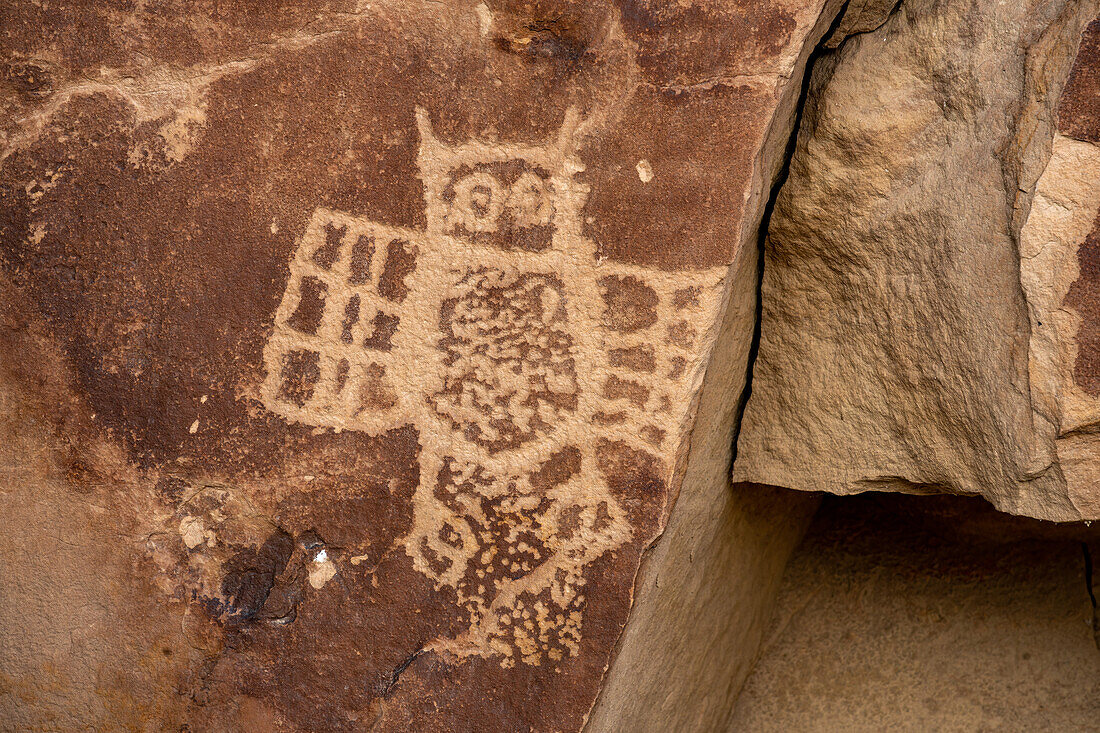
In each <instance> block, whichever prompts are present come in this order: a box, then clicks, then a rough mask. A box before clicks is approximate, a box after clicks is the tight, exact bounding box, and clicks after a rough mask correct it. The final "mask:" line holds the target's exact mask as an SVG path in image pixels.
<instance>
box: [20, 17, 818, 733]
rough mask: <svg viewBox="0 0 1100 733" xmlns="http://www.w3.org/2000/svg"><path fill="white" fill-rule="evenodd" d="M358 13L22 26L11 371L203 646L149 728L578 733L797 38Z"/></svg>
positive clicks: (171, 680)
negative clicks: (50, 401) (56, 405)
mask: <svg viewBox="0 0 1100 733" xmlns="http://www.w3.org/2000/svg"><path fill="white" fill-rule="evenodd" d="M345 5H346V4H344V3H329V4H328V5H326V6H325V7H324V8H320V9H318V8H313V7H310V8H308V9H306V8H305V7H304V6H302V7H296V6H294V5H293V4H281V5H279V6H277V7H272V6H269V5H268V4H264V3H261V4H257V5H255V6H249V5H248V4H247V3H245V4H236V5H235V6H234V8H233V9H230V10H226V11H225V12H224V13H222V11H217V12H215V13H213V14H211V15H203V14H201V13H200V12H199V11H192V10H191V9H189V6H188V5H186V4H178V5H171V4H170V7H169V8H166V9H164V10H163V12H161V11H159V10H158V11H157V12H153V11H151V10H141V9H139V10H133V11H108V10H103V9H96V8H85V9H79V10H77V9H74V10H67V11H46V10H42V9H38V8H30V7H23V8H20V9H18V10H16V11H14V17H13V18H12V19H11V22H9V23H6V28H5V30H4V37H3V41H4V45H5V49H4V57H3V58H4V64H5V66H4V85H5V86H4V90H3V91H4V95H3V105H4V110H5V111H6V112H8V113H10V115H9V120H10V121H9V123H6V126H5V128H4V140H3V142H4V152H3V157H2V168H3V176H2V183H0V206H2V209H0V212H2V213H0V237H2V239H0V264H2V268H3V277H4V280H5V283H6V285H5V290H6V291H7V293H6V295H5V296H4V303H3V306H4V315H3V318H4V328H5V334H6V342H5V343H10V353H11V363H10V367H9V371H10V372H11V373H10V374H8V373H6V374H5V379H6V380H7V383H8V384H10V385H12V386H11V389H13V390H15V391H16V392H17V393H19V394H20V395H23V397H20V399H24V398H25V399H26V400H28V401H29V402H28V404H32V403H33V404H39V403H40V402H42V401H43V400H42V395H43V394H46V393H49V394H53V393H54V392H56V393H58V394H61V395H63V396H64V397H65V400H66V403H65V407H64V409H61V410H58V411H56V412H54V413H53V414H50V413H47V412H46V411H45V410H44V408H36V409H39V410H40V411H41V414H37V415H36V416H34V417H32V418H27V419H29V420H32V422H33V421H35V420H40V421H45V424H47V425H50V428H49V430H48V431H47V432H48V434H49V436H51V437H49V439H48V442H49V443H50V445H49V451H51V452H50V455H51V456H52V457H51V458H50V459H49V460H50V461H53V462H54V463H57V464H59V465H61V466H62V467H63V474H64V477H65V478H64V485H66V486H68V487H69V488H70V489H71V490H72V491H74V492H78V493H79V494H80V495H81V496H85V497H92V498H94V499H95V500H96V501H98V502H100V503H101V504H103V505H104V506H106V507H109V511H108V516H109V517H111V518H112V519H111V520H110V521H111V522H116V523H117V525H118V527H119V531H120V532H122V533H124V534H125V536H127V537H128V538H131V539H132V541H128V542H127V543H126V544H125V546H124V549H118V550H117V551H116V552H115V555H112V557H114V558H115V559H114V560H112V562H116V563H117V564H119V565H120V567H122V566H129V567H132V568H133V569H134V571H133V572H134V574H135V575H136V576H138V577H143V578H147V579H148V582H149V585H151V586H152V587H154V588H155V590H147V591H146V593H147V594H148V597H147V598H146V597H145V596H142V599H143V600H141V601H140V603H139V605H140V606H141V607H142V608H145V607H148V608H156V609H157V611H156V612H157V613H159V614H161V615H162V616H165V617H166V618H168V619H172V621H170V622H169V621H165V622H163V624H164V627H165V628H173V629H176V628H177V627H178V628H179V629H182V631H178V632H176V631H173V633H176V634H177V636H175V637H173V639H174V641H173V643H174V644H176V645H178V646H181V647H182V646H187V645H189V646H190V647H191V648H192V649H193V650H197V651H194V652H193V653H190V654H189V655H177V656H176V657H172V658H173V659H176V660H178V661H173V662H172V663H171V664H169V663H168V662H163V660H162V661H161V664H162V665H163V664H168V671H167V672H165V673H164V676H165V679H166V680H167V681H166V682H164V684H163V689H164V690H166V691H168V692H166V693H165V694H166V695H167V696H168V697H171V698H172V701H173V704H171V705H169V704H167V703H165V704H162V705H158V704H157V703H155V702H154V703H152V704H151V706H150V708H149V709H148V710H147V711H145V712H143V713H142V715H143V716H144V717H143V718H142V719H143V720H159V721H160V722H161V723H162V724H163V725H165V726H169V725H179V724H182V723H183V722H186V723H187V724H188V725H190V726H191V727H192V728H191V729H193V730H220V729H222V728H223V727H228V729H249V730H253V729H278V730H329V731H339V730H362V729H366V728H370V727H372V726H373V727H376V728H377V729H380V730H469V729H471V727H473V728H474V729H492V730H529V729H530V730H545V731H550V730H575V729H578V728H580V727H581V726H582V725H583V722H584V720H585V718H586V716H587V714H588V711H589V709H590V708H591V706H592V703H593V701H594V699H595V697H596V695H597V693H598V691H599V688H600V681H601V679H602V678H603V675H604V673H605V670H606V668H607V665H608V664H609V661H610V658H611V654H612V651H613V649H614V645H615V643H616V640H617V639H618V637H619V635H620V633H621V631H622V628H623V625H624V623H625V621H626V618H627V612H628V610H629V608H630V604H631V598H632V592H633V582H634V577H635V574H636V573H637V570H638V567H639V563H640V560H641V553H642V551H643V549H644V548H646V547H647V546H648V545H649V544H650V543H651V542H652V541H653V540H654V538H655V537H656V536H657V535H658V533H659V531H660V529H661V526H662V523H663V521H664V518H665V517H666V515H667V512H668V510H669V507H670V505H671V499H672V498H673V496H674V490H675V488H676V480H677V469H678V467H679V464H680V461H681V460H682V456H683V453H684V450H685V445H686V440H687V435H688V432H689V429H690V425H691V418H692V414H693V409H694V399H695V396H696V393H697V391H698V387H699V385H700V383H701V380H702V376H703V370H704V368H705V364H706V356H707V354H708V349H709V347H710V345H711V343H712V342H713V338H714V334H713V330H714V328H715V326H716V323H717V321H718V316H719V313H720V309H721V304H722V297H723V294H724V292H725V287H726V283H725V277H726V272H727V267H728V266H729V264H730V263H731V262H732V261H733V259H734V257H735V255H736V252H737V248H738V246H739V242H740V237H741V217H742V213H743V212H742V209H743V207H744V202H745V200H746V197H747V193H746V192H747V191H748V190H749V189H750V187H751V185H753V184H752V181H751V179H753V176H754V175H755V169H754V166H755V165H756V162H757V156H758V155H759V151H760V145H761V140H762V139H763V137H764V136H765V133H766V131H767V129H768V127H769V125H770V124H771V115H772V112H773V111H774V108H775V106H776V103H777V92H776V88H777V87H776V86H775V85H776V83H777V81H776V80H777V79H778V77H779V76H780V75H781V74H782V72H783V71H784V69H785V68H786V66H785V65H784V64H786V63H787V62H788V61H789V59H787V58H786V57H787V56H792V55H793V56H797V55H798V53H799V50H800V39H801V38H802V37H803V36H800V35H799V34H804V33H805V30H806V25H807V23H806V19H807V18H809V19H811V20H814V19H816V16H815V15H814V12H810V11H807V10H805V9H799V10H798V12H799V13H801V14H802V15H800V16H798V17H797V18H796V16H795V11H794V10H792V9H790V8H788V7H787V5H786V4H784V3H764V4H758V3H746V4H744V5H736V4H735V5H719V4H713V5H712V4H701V5H698V6H693V7H690V8H687V9H683V8H674V7H672V6H665V5H664V4H661V3H646V2H630V3H625V4H623V5H622V6H619V5H616V4H612V3H604V2H597V3H580V2H547V3H537V4H522V3H483V4H474V3H457V2H456V3H453V4H441V3H424V4H420V3H399V4H379V5H378V6H372V5H369V4H361V6H360V7H345ZM211 29H216V32H215V31H212V30H211ZM796 31H797V32H796ZM792 49H793V51H792ZM780 57H783V58H780ZM781 61H782V63H781ZM769 75H770V76H769ZM761 78H762V79H764V81H760V79H761ZM32 334H33V335H35V336H34V338H36V339H39V340H41V341H42V342H43V343H44V344H46V346H44V347H42V348H41V349H39V348H37V347H36V348H35V349H32V348H31V343H32V341H33V339H32V337H31V335H32ZM43 354H45V356H43ZM35 400H38V401H37V402H36V401H35ZM21 425H22V423H13V424H12V425H11V426H7V427H5V430H8V431H11V432H12V434H15V432H18V431H20V430H23V427H21ZM89 501H90V499H89ZM133 538H136V539H133ZM135 603H138V602H137V601H135ZM146 613H147V612H146V611H140V612H132V613H129V614H128V617H127V618H126V619H125V620H124V621H123V624H124V625H127V624H128V625H130V626H133V627H134V628H140V627H141V626H142V623H143V622H142V620H141V619H143V618H152V616H151V615H150V616H146V615H144V614H146ZM148 614H152V611H148ZM179 619H182V622H180V623H177V621H176V620H179ZM149 623H154V622H152V621H150V622H149ZM157 623H160V622H157ZM134 638H135V639H136V638H140V635H138V636H135V637H134ZM135 653H137V652H135ZM164 656H165V658H168V657H171V655H170V654H168V653H165V655H164ZM32 677H33V675H32ZM150 694H151V695H152V698H153V699H154V700H155V699H156V696H155V694H153V693H150ZM115 715H116V716H118V718H119V719H121V718H124V717H125V715H124V714H123V713H115ZM471 721H477V722H471Z"/></svg>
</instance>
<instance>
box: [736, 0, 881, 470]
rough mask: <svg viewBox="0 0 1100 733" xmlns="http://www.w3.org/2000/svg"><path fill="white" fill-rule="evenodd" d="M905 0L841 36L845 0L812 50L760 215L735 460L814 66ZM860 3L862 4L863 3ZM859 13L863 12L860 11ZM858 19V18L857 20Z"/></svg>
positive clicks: (846, 9)
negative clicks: (769, 267)
mask: <svg viewBox="0 0 1100 733" xmlns="http://www.w3.org/2000/svg"><path fill="white" fill-rule="evenodd" d="M901 5H902V3H901V2H900V0H899V2H897V3H894V5H893V6H892V7H891V8H890V11H889V12H888V13H887V14H886V15H885V16H883V18H882V20H881V22H879V23H876V24H875V26H874V27H873V28H870V29H866V30H853V31H850V32H848V33H846V34H844V35H843V36H842V37H838V36H839V34H840V33H842V32H843V30H844V28H845V21H846V20H847V19H848V13H849V11H850V10H851V8H852V3H851V0H848V2H845V3H844V5H843V6H842V7H841V8H840V10H839V11H838V12H837V14H836V16H835V17H834V18H833V21H832V23H831V24H830V25H829V28H828V30H826V31H825V33H824V35H822V36H821V40H820V41H819V42H818V44H817V46H816V47H815V48H814V50H813V51H812V52H811V53H810V55H809V57H807V59H806V69H805V71H804V73H803V75H802V86H801V88H800V89H799V92H798V103H797V104H796V105H795V110H794V121H793V124H792V127H791V132H790V135H789V137H788V139H787V145H786V147H785V148H784V150H783V162H782V164H781V166H780V168H779V171H778V173H777V174H776V177H775V181H774V182H773V183H772V186H771V190H770V191H769V192H768V200H767V203H765V204H764V211H763V213H762V214H761V217H760V227H759V230H758V233H757V238H756V249H757V259H756V305H755V308H756V317H755V320H754V323H753V331H752V341H751V343H750V345H749V357H748V361H747V363H746V365H745V370H746V371H745V386H744V389H743V390H742V391H741V395H740V397H738V400H737V407H736V410H735V412H734V430H733V453H732V458H731V465H732V462H734V461H736V460H737V439H738V438H739V437H740V434H741V418H742V416H743V415H744V413H745V407H746V406H747V405H748V402H749V397H750V396H751V395H752V376H753V369H754V367H755V365H756V357H757V354H758V353H759V351H760V333H761V328H762V323H763V318H764V248H765V246H766V242H767V240H768V232H769V230H770V228H771V220H772V215H773V214H774V213H775V205H776V202H777V201H778V199H779V193H780V191H782V190H783V185H784V184H785V183H786V182H787V179H788V178H789V177H790V173H791V161H792V160H793V159H794V154H795V151H796V150H797V149H798V136H799V133H800V131H801V129H802V118H803V116H804V113H805V110H806V104H807V102H808V100H809V97H810V89H811V87H812V82H813V79H814V70H815V69H816V68H817V64H818V62H820V61H822V60H823V59H826V58H830V57H832V56H833V55H835V54H836V53H837V52H838V51H839V50H840V49H841V48H842V47H843V46H844V43H846V42H847V41H848V39H850V38H853V37H855V36H858V35H863V34H864V33H873V32H874V31H876V30H878V29H879V28H881V27H882V26H883V25H885V24H886V23H887V21H889V19H890V18H891V17H892V16H893V15H894V14H895V13H897V12H898V10H899V9H900V8H901ZM859 7H862V5H860V6H859ZM857 15H859V13H857ZM853 23H858V18H857V19H856V20H855V21H853Z"/></svg>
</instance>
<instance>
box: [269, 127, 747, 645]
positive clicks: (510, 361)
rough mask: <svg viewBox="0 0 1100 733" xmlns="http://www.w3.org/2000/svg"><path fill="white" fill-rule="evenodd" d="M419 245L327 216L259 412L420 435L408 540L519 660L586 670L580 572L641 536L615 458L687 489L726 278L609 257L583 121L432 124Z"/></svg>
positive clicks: (472, 639)
mask: <svg viewBox="0 0 1100 733" xmlns="http://www.w3.org/2000/svg"><path fill="white" fill-rule="evenodd" d="M417 123H418V130H419V134H420V152H419V156H418V166H419V173H420V177H421V178H422V180H423V181H424V183H425V196H426V198H427V201H426V208H427V211H426V220H427V227H426V229H425V230H424V231H417V230H408V229H400V228H395V227H388V226H384V225H380V224H376V223H374V222H371V221H369V220H367V219H363V218H357V217H352V216H348V215H346V214H341V213H338V212H333V211H328V210H323V209H322V210H318V211H317V212H315V213H314V215H313V217H312V219H311V221H310V223H309V225H308V228H307V229H306V232H305V233H304V235H303V236H302V238H301V240H300V242H299V243H298V245H297V248H296V250H295V252H294V259H293V262H292V263H291V266H290V280H289V282H288V284H287V290H286V293H285V295H284V296H283V299H282V302H281V303H280V305H279V310H278V312H277V314H276V317H275V328H274V330H273V331H272V335H271V337H270V339H269V341H268V343H267V345H266V346H265V349H264V364H265V367H266V370H267V377H266V379H265V381H264V383H263V387H262V390H261V394H262V399H263V403H264V406H265V407H266V408H267V409H269V410H271V411H272V412H274V413H276V414H279V415H282V416H283V417H285V418H287V419H288V420H291V421H294V422H299V423H302V424H305V425H310V426H315V427H324V428H332V429H335V430H338V431H344V430H357V431H364V432H368V433H376V434H377V433H381V432H384V431H386V430H390V429H393V428H397V427H400V426H402V425H412V426H415V428H416V430H417V432H418V435H419V438H418V441H419V447H420V454H419V456H420V458H419V465H420V482H419V485H418V486H417V488H416V490H415V492H414V494H413V500H412V501H413V526H412V529H411V531H410V532H409V533H408V534H407V535H406V536H405V537H404V538H402V542H403V544H404V548H405V552H406V553H408V555H409V556H410V557H411V558H412V559H413V562H414V565H415V567H416V569H417V570H419V571H420V572H421V573H423V574H424V575H426V576H428V577H429V578H430V579H431V580H432V581H433V582H434V583H435V584H436V585H437V587H443V586H446V587H449V588H451V589H452V590H453V591H454V592H455V598H456V602H457V603H459V604H460V605H461V606H462V607H463V609H464V610H465V612H466V613H468V614H469V622H470V628H469V629H468V630H467V631H465V632H464V633H463V634H461V635H460V636H459V637H457V638H455V639H446V640H437V641H436V642H433V644H434V645H435V647H437V648H444V649H447V650H449V651H451V652H453V653H456V654H459V655H465V654H483V655H484V654H492V655H500V656H501V657H502V660H501V663H502V664H503V665H505V666H510V665H512V664H515V662H516V661H523V662H525V663H528V664H539V663H540V661H541V660H542V659H543V658H544V657H546V656H549V657H550V658H551V659H552V660H560V659H561V658H562V656H563V655H575V654H576V653H577V650H578V648H579V647H578V645H577V642H578V641H579V638H580V634H581V633H582V631H581V627H582V619H583V608H584V600H585V597H584V584H585V568H586V566H587V565H588V564H589V563H591V562H592V561H593V560H595V559H597V558H598V557H600V556H601V555H603V554H604V553H606V552H608V551H612V550H615V549H616V548H618V547H620V546H621V545H622V544H623V543H624V542H626V541H627V540H629V539H630V536H631V528H630V524H629V521H628V519H627V517H626V512H625V511H624V509H623V506H622V504H621V502H620V500H619V499H618V498H617V497H616V496H615V495H614V494H613V493H612V492H611V491H610V490H609V488H608V486H607V480H606V478H605V475H604V474H605V473H606V471H607V468H606V466H604V467H603V468H602V469H601V462H604V463H606V461H607V460H609V459H608V458H607V456H608V455H610V454H611V453H612V452H615V453H617V454H618V455H619V456H620V457H621V458H620V460H625V461H628V462H631V463H635V464H640V465H641V466H644V467H654V468H655V478H659V480H661V481H662V482H668V481H670V480H671V478H672V469H673V466H674V460H673V458H674V456H673V454H672V453H671V452H670V451H669V447H670V446H676V445H678V443H679V441H680V440H682V438H683V430H684V428H685V426H686V423H687V417H688V409H689V407H690V403H691V400H692V396H693V394H694V392H695V389H696V388H697V385H698V383H699V381H700V379H701V371H700V370H701V366H702V360H703V356H704V347H705V344H706V343H707V342H708V339H707V337H706V333H705V332H706V331H707V330H708V329H709V328H711V327H712V326H711V324H713V322H714V320H715V318H716V315H717V310H718V306H719V302H720V299H721V295H722V288H721V286H722V281H723V276H724V274H725V269H726V268H724V267H713V268H709V269H706V270H700V271H690V270H688V271H684V272H680V273H676V274H674V275H671V274H669V273H658V272H656V271H654V270H652V269H647V268H644V267H637V266H629V265H625V264H621V263H612V262H608V261H601V260H600V259H598V258H597V254H596V246H595V243H594V242H593V241H592V240H590V239H588V238H586V237H585V236H584V235H583V232H582V226H581V218H580V216H581V214H580V212H581V210H582V208H583V205H584V201H585V197H586V195H587V193H588V191H587V187H586V186H584V185H582V184H580V183H578V182H577V181H576V180H575V179H574V176H575V174H576V173H578V172H579V171H581V170H582V169H583V166H582V165H581V163H580V161H579V160H578V159H577V158H576V157H575V154H574V139H575V135H576V130H577V126H578V125H579V123H580V120H579V119H578V118H577V116H576V115H575V114H574V113H573V112H569V113H567V115H566V117H565V122H564V124H563V126H562V129H561V131H560V132H559V134H558V136H557V138H556V139H554V140H552V141H550V142H549V143H548V144H547V145H545V146H543V147H538V146H529V145H504V144H489V143H485V142H482V141H471V142H469V143H466V144H465V145H461V146H456V147H451V146H447V145H445V144H443V143H441V142H440V141H439V140H437V139H436V137H435V136H434V134H433V132H432V128H431V124H430V121H429V116H428V113H427V111H425V110H423V109H418V110H417Z"/></svg>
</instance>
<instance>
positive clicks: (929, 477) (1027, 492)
mask: <svg viewBox="0 0 1100 733" xmlns="http://www.w3.org/2000/svg"><path fill="white" fill-rule="evenodd" d="M880 5H881V4H880ZM879 9H880V10H881V7H880V8H879ZM1096 13H1097V4H1096V3H1095V2H1062V1H1061V0H1033V1H1029V2H1012V3H1001V2H996V1H994V0H936V1H933V0H905V1H904V2H902V3H900V4H899V5H898V6H897V7H896V8H895V9H894V10H893V12H892V13H891V14H890V15H889V17H888V18H887V19H886V20H885V22H883V23H882V25H881V26H880V27H878V28H877V30H874V31H873V32H866V33H863V34H861V35H856V36H854V37H852V38H850V39H848V40H847V41H844V42H843V43H840V44H836V45H837V46H838V48H837V51H836V52H835V53H833V54H831V55H829V56H828V57H826V58H824V59H822V61H821V62H820V63H819V64H818V65H817V66H816V67H815V70H814V78H813V82H812V84H813V88H812V89H811V92H810V95H809V100H808V102H807V105H806V109H805V116H804V119H803V123H802V125H801V129H800V131H799V135H798V149H797V151H796V153H795V156H794V158H793V160H792V162H791V172H790V177H789V180H788V181H787V182H786V184H785V185H784V187H783V190H782V192H781V194H780V196H779V199H778V201H777V205H776V209H775V214H774V216H773V217H772V221H771V227H770V229H769V232H768V239H767V242H766V245H765V266H764V281H763V293H762V299H763V321H762V326H761V340H760V347H759V355H758V358H757V360H756V363H755V366H754V371H753V379H752V384H751V397H750V399H749V402H748V406H747V410H746V415H745V420H744V423H743V429H742V432H741V435H740V438H739V446H738V459H737V464H736V466H735V468H734V475H735V478H736V479H738V480H745V481H757V482H761V483H767V484H773V485H777V486H786V487H791V488H797V489H805V490H824V491H831V492H835V493H840V494H849V493H855V492H860V491H866V490H896V491H907V492H916V493H929V492H952V493H961V494H977V495H982V496H985V497H986V498H988V499H989V500H990V501H991V502H993V503H994V504H995V505H996V506H997V507H998V508H999V509H1001V510H1003V511H1008V512H1013V513H1018V514H1024V515H1030V516H1033V517H1039V518H1044V519H1053V520H1060V521H1065V520H1075V519H1087V518H1098V517H1100V494H1098V493H1097V488H1096V487H1097V486H1098V483H1097V481H1096V480H1095V479H1096V475H1097V474H1096V471H1097V470H1100V469H1098V468H1097V467H1098V466H1100V461H1097V460H1096V459H1097V457H1098V454H1097V453H1096V450H1097V448H1096V447H1095V445H1096V444H1095V442H1094V441H1093V439H1092V437H1090V431H1094V428H1095V421H1096V415H1095V411H1096V403H1095V399H1094V396H1095V384H1094V382H1095V380H1096V376H1095V374H1094V372H1095V368H1094V367H1095V362H1094V360H1093V359H1092V351H1093V350H1094V347H1093V333H1092V328H1091V326H1090V323H1091V322H1092V320H1094V319H1095V318H1100V316H1096V308H1097V304H1098V303H1100V301H1098V300H1097V299H1096V297H1095V296H1094V294H1093V293H1092V292H1091V290H1090V288H1092V285H1091V284H1090V283H1091V280H1090V278H1091V277H1092V274H1091V273H1090V267H1091V265H1090V260H1089V256H1090V255H1089V254H1088V252H1089V250H1088V245H1087V244H1084V243H1086V242H1088V241H1090V240H1089V239H1088V237H1089V236H1090V235H1089V234H1088V232H1089V231H1090V230H1091V229H1092V228H1093V227H1094V226H1095V225H1094V223H1093V222H1094V221H1095V220H1096V218H1095V217H1096V214H1097V203H1098V201H1100V199H1098V198H1097V192H1098V189H1097V188H1096V186H1097V178H1096V170H1097V169H1096V160H1097V158H1096V150H1095V146H1093V145H1092V144H1091V143H1089V142H1088V137H1089V134H1090V132H1089V131H1090V130H1095V124H1096V122H1095V121H1096V119H1097V118H1096V117H1095V116H1094V115H1095V112H1096V95H1097V87H1096V83H1097V82H1096V75H1097V73H1098V72H1097V71H1096V70H1095V64H1096V51H1095V48H1094V45H1095V40H1092V39H1093V38H1094V37H1095V30H1094V29H1095V25H1093V26H1090V30H1087V31H1086V30H1085V27H1086V25H1087V24H1088V23H1089V22H1090V21H1092V20H1093V19H1094V18H1095V17H1096ZM872 25H873V24H868V23H864V24H862V26H863V27H869V26H872ZM1083 31H1084V37H1085V41H1084V42H1082V32H1083ZM1079 46H1080V49H1081V51H1080V56H1079V57H1078V58H1077V61H1076V65H1074V63H1075V62H1074V59H1075V57H1076V56H1077V52H1078V47H1079ZM1071 68H1072V69H1073V72H1072V75H1071V74H1070V71H1071ZM1067 77H1069V78H1070V81H1069V82H1068V83H1067V82H1066V79H1067ZM1063 87H1064V88H1065V92H1064V94H1063V92H1062V89H1063ZM1092 236H1095V235H1092ZM1078 252H1080V256H1078ZM1047 314H1051V315H1049V316H1048V315H1047ZM1096 374H1100V372H1096ZM1090 390H1092V392H1091V393H1090Z"/></svg>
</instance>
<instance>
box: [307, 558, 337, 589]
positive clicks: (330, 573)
mask: <svg viewBox="0 0 1100 733" xmlns="http://www.w3.org/2000/svg"><path fill="white" fill-rule="evenodd" d="M334 577H336V563H334V562H332V560H329V559H328V553H327V552H325V551H324V550H321V551H320V552H318V553H317V556H316V557H314V558H313V565H312V566H310V568H309V584H310V585H312V586H313V588H314V590H320V589H321V588H324V587H325V583H327V582H329V581H330V580H332V579H333V578H334Z"/></svg>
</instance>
